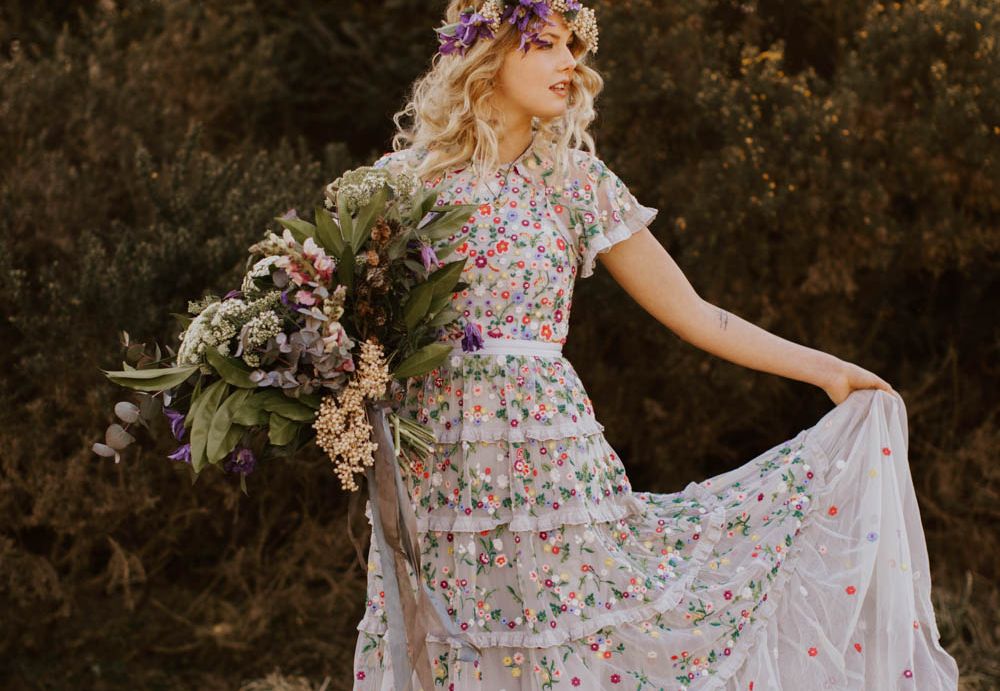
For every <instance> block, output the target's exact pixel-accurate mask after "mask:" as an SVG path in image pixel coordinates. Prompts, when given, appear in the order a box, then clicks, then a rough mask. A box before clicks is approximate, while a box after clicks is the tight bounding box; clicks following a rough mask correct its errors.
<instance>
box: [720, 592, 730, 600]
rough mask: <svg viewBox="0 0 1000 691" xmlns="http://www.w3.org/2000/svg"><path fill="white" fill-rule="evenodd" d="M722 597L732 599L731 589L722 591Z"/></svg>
mask: <svg viewBox="0 0 1000 691" xmlns="http://www.w3.org/2000/svg"><path fill="white" fill-rule="evenodd" d="M722 597H724V598H726V599H727V600H732V599H733V591H732V590H727V591H725V592H724V593H722Z"/></svg>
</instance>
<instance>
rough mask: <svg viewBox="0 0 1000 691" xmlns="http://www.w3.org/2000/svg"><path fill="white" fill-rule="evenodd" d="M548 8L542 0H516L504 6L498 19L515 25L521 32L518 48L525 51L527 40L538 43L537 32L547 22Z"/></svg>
mask: <svg viewBox="0 0 1000 691" xmlns="http://www.w3.org/2000/svg"><path fill="white" fill-rule="evenodd" d="M549 10H550V8H549V6H548V4H547V3H546V2H545V1H544V0H518V2H517V3H516V4H513V5H507V7H505V8H504V11H503V15H501V17H500V20H501V21H504V22H507V23H508V24H514V25H515V26H517V30H518V32H519V33H520V34H521V43H520V45H518V49H519V50H523V51H525V52H527V50H528V49H527V48H526V44H527V43H528V41H531V42H532V43H536V44H538V43H539V40H538V32H539V31H540V30H541V28H542V27H544V26H546V25H547V24H548V23H549V22H548V16H549Z"/></svg>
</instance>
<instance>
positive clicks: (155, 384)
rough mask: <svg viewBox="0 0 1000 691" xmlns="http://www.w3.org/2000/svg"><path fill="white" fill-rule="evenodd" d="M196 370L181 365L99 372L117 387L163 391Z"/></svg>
mask: <svg viewBox="0 0 1000 691" xmlns="http://www.w3.org/2000/svg"><path fill="white" fill-rule="evenodd" d="M197 369H198V365H182V366H180V367H157V368H151V369H130V370H119V371H110V372H109V371H108V370H101V371H102V372H104V374H105V376H106V377H107V378H108V379H110V380H111V381H113V382H114V383H115V384H118V385H119V386H127V387H129V388H131V389H138V390H139V391H165V390H166V389H171V388H173V387H175V386H177V385H179V384H181V383H183V382H184V381H185V380H186V379H187V378H188V377H190V376H191V374H193V373H194V372H195V371H196V370H197Z"/></svg>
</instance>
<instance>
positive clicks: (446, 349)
mask: <svg viewBox="0 0 1000 691" xmlns="http://www.w3.org/2000/svg"><path fill="white" fill-rule="evenodd" d="M451 351H452V346H451V345H450V344H448V343H428V344H427V345H425V346H424V347H423V348H420V349H419V350H417V351H416V352H415V353H413V354H412V355H410V357H408V358H406V359H405V360H403V362H401V363H400V364H399V366H398V367H397V368H396V369H395V371H394V372H393V373H392V376H393V377H395V378H396V379H405V378H407V377H418V376H420V375H423V374H426V373H427V372H430V371H431V370H432V369H434V368H435V367H437V366H438V365H440V364H441V363H443V362H444V361H445V360H446V359H447V357H448V355H449V354H450V353H451Z"/></svg>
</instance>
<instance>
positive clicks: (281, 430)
mask: <svg viewBox="0 0 1000 691" xmlns="http://www.w3.org/2000/svg"><path fill="white" fill-rule="evenodd" d="M298 431H299V425H298V423H296V422H295V421H293V420H289V419H288V418H287V417H284V416H282V415H278V413H271V419H270V421H269V423H268V427H267V440H268V441H269V442H271V443H272V444H274V445H275V446H284V445H285V444H287V443H288V442H290V441H292V439H294V438H295V433H296V432H298Z"/></svg>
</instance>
